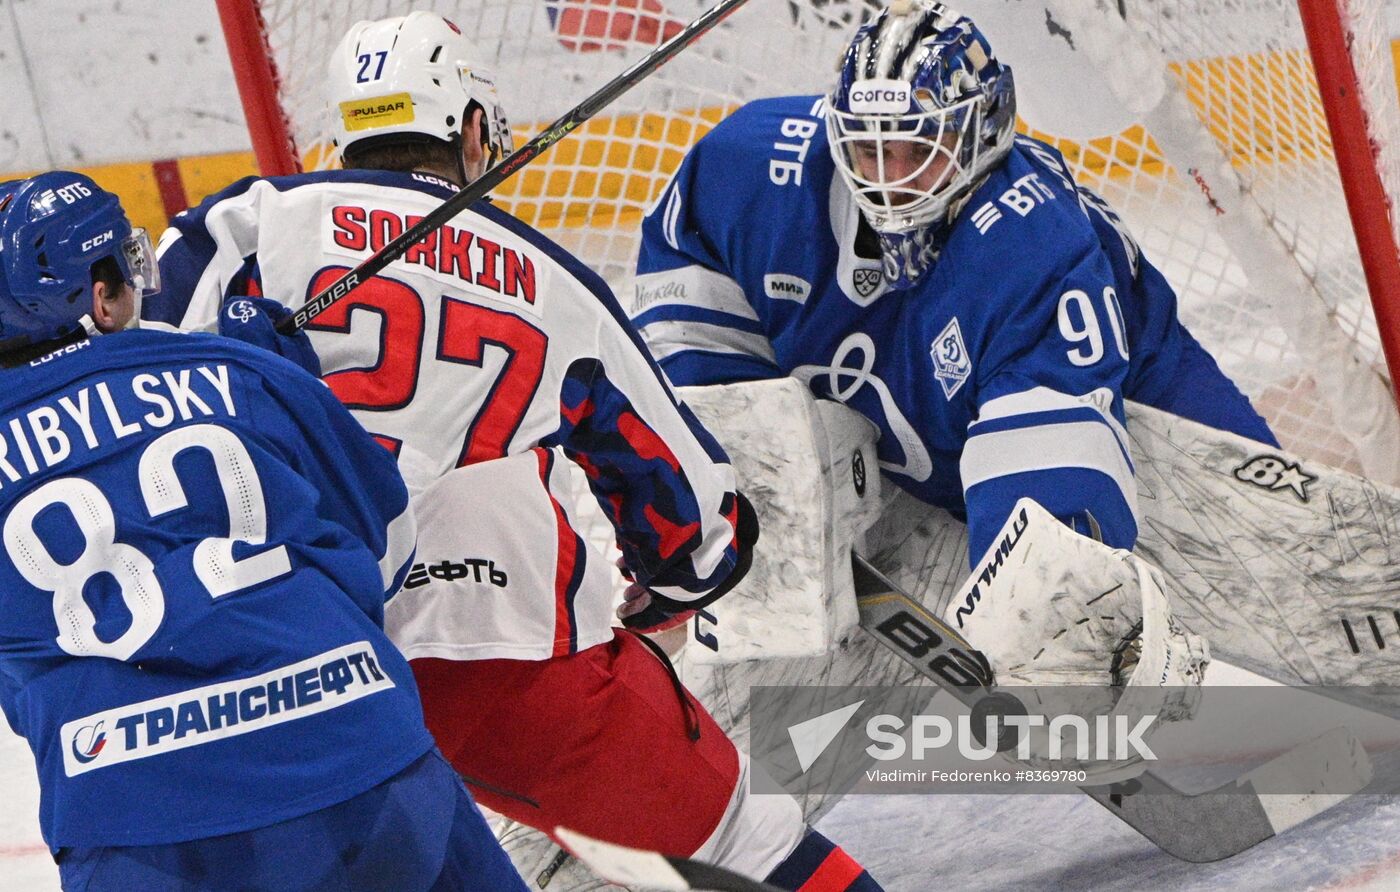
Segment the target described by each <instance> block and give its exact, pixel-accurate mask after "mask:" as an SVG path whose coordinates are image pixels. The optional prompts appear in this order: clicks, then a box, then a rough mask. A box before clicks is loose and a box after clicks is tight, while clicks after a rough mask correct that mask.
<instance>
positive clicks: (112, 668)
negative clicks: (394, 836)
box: [0, 331, 432, 848]
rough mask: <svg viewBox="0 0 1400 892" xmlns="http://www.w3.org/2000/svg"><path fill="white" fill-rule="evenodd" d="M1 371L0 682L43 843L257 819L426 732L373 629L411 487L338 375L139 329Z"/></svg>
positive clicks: (115, 839) (359, 772) (207, 831)
mask: <svg viewBox="0 0 1400 892" xmlns="http://www.w3.org/2000/svg"><path fill="white" fill-rule="evenodd" d="M0 378H3V380H4V389H3V393H0V531H2V532H3V539H4V557H3V560H0V707H3V711H4V714H5V717H6V718H7V719H8V721H9V723H10V725H11V726H12V727H13V728H14V730H15V731H16V732H18V733H19V734H20V735H22V736H24V737H25V738H27V739H28V741H29V744H30V746H31V748H32V749H33V751H34V755H35V760H36V762H37V767H38V771H39V776H40V779H41V786H42V791H43V793H42V800H41V805H40V821H41V825H42V828H43V832H44V836H45V839H46V841H47V842H48V843H49V844H50V845H51V846H54V847H55V848H57V847H60V846H109V845H152V844H163V843H174V842H182V841H185V840H189V839H195V838H202V837H209V836H215V835H221V834H225V833H232V832H236V831H241V830H246V829H251V828H255V827H262V826H266V825H268V824H272V823H276V822H278V821H282V820H285V819H289V818H293V817H298V816H301V815H304V814H308V813H310V812H313V811H316V810H317V809H320V808H323V807H326V806H329V805H333V804H335V803H338V802H342V801H344V800H347V799H349V798H351V797H352V796H355V795H358V794H359V793H361V792H364V791H365V790H368V789H369V788H370V787H372V786H374V785H376V784H378V783H380V782H381V781H383V780H385V779H387V778H389V777H391V776H393V775H394V774H396V773H398V772H399V771H401V770H402V769H403V768H405V767H406V766H407V765H409V764H410V763H412V762H413V761H414V760H415V759H416V758H418V757H419V756H421V755H422V754H423V753H425V752H427V751H428V750H429V749H430V748H431V746H432V741H431V739H430V737H429V735H428V732H427V731H426V729H425V728H424V727H423V721H422V715H421V712H420V707H419V703H418V694H417V689H416V688H415V687H414V683H413V678H412V675H411V673H410V672H409V670H408V667H407V664H406V663H405V662H404V661H403V659H402V658H401V657H400V656H399V654H398V653H397V652H396V651H395V649H394V648H393V646H392V645H390V643H389V642H388V640H387V639H386V638H385V636H384V634H383V632H382V631H381V628H380V627H381V624H382V621H383V613H384V601H385V598H386V595H387V594H391V593H392V592H394V591H396V590H397V588H398V586H399V584H400V583H401V581H402V578H403V576H404V575H405V573H406V570H407V565H408V563H409V562H410V560H411V557H412V553H413V543H414V527H413V520H412V514H411V513H409V512H408V511H407V504H408V494H407V491H406V489H405V488H404V485H403V482H402V480H401V478H400V477H399V476H398V474H397V472H396V471H395V468H394V462H393V459H392V457H391V456H390V455H389V454H388V453H387V452H385V451H384V450H383V449H382V448H380V447H379V446H378V445H377V444H376V443H375V442H374V441H373V440H372V439H370V438H369V436H368V435H366V434H365V433H364V432H363V431H362V430H360V429H359V426H358V425H357V424H356V423H355V422H354V420H353V419H352V418H351V417H350V415H349V413H348V412H346V411H345V409H344V408H342V407H341V405H340V404H339V403H338V402H337V401H336V399H335V397H334V396H332V395H331V393H330V391H328V390H327V389H326V388H325V387H324V386H323V385H321V384H320V383H319V382H317V381H316V380H315V379H314V378H312V377H311V376H309V375H307V374H306V373H305V372H303V371H301V370H300V369H298V368H296V367H295V366H293V365H292V364H291V363H289V362H287V361H285V360H282V359H280V358H278V357H275V356H272V355H271V354H268V353H264V352H262V351H260V350H257V349H255V348H252V347H248V346H246V345H243V344H239V343H236V342H233V341H229V340H225V339H222V338H217V337H214V336H212V335H173V334H167V333H160V332H143V331H130V332H122V333H119V334H116V335H110V336H106V337H99V338H93V339H90V340H85V341H79V342H77V343H74V344H71V345H69V346H67V347H65V348H63V349H61V350H59V351H57V352H55V353H52V354H50V355H48V356H44V357H41V358H38V359H35V360H33V361H30V362H27V363H21V364H19V365H16V366H15V367H13V368H8V369H0Z"/></svg>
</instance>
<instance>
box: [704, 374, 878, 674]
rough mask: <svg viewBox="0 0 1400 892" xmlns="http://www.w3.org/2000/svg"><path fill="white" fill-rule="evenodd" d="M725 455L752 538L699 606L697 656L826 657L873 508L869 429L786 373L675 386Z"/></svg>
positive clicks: (850, 624) (844, 614) (848, 610)
mask: <svg viewBox="0 0 1400 892" xmlns="http://www.w3.org/2000/svg"><path fill="white" fill-rule="evenodd" d="M678 393H679V395H680V396H681V397H682V398H683V399H684V400H685V402H686V404H687V405H688V406H690V408H691V409H692V410H693V411H694V412H695V415H696V417H698V418H699V419H700V421H701V422H702V423H703V424H704V425H705V427H706V428H708V429H709V431H710V432H711V433H712V434H713V435H714V437H715V439H716V440H718V441H719V443H720V445H722V446H723V447H724V448H725V451H727V452H728V453H729V457H730V461H731V462H733V465H734V471H735V475H736V476H737V478H738V481H739V489H740V490H741V491H742V492H743V493H744V494H745V495H746V496H748V498H749V501H750V502H752V503H753V506H754V508H755V509H756V510H757V512H758V522H759V527H760V529H761V530H762V534H761V535H760V536H759V539H758V542H757V544H756V545H755V546H754V551H753V562H752V564H751V566H750V569H749V572H748V575H747V576H745V577H744V579H743V581H742V582H740V583H739V584H738V585H736V586H735V587H734V589H733V590H732V591H730V592H729V593H728V594H726V595H725V596H724V597H723V598H722V599H720V600H719V601H716V602H715V603H714V604H713V605H712V606H711V607H709V608H707V610H708V611H710V614H711V615H712V616H713V617H715V621H714V623H713V624H712V625H713V634H712V635H709V636H707V640H708V641H709V645H708V646H706V647H700V646H691V647H689V648H687V656H686V659H687V660H689V661H692V662H698V663H725V664H728V663H737V662H742V661H744V660H752V659H774V658H788V657H811V656H819V655H824V654H826V653H828V652H829V651H830V650H832V649H833V648H834V647H835V645H836V642H838V641H840V640H841V639H842V638H843V637H845V636H846V635H848V634H850V633H851V632H852V631H853V630H854V629H855V627H856V625H857V623H858V622H859V615H858V613H857V611H856V606H855V594H854V586H853V583H852V580H851V549H852V548H856V549H859V548H860V547H861V545H863V544H864V536H865V531H866V529H868V528H869V527H870V526H871V524H872V523H874V521H875V518H876V517H877V515H878V513H879V505H880V466H879V459H878V458H877V456H876V453H875V437H876V432H875V427H874V425H872V424H871V423H870V422H869V421H868V420H866V419H865V418H864V417H863V416H861V415H860V414H859V413H857V412H855V411H854V410H852V409H848V408H846V407H845V406H843V405H841V404H840V403H836V402H832V401H830V400H819V399H816V398H815V397H813V396H812V393H811V391H810V390H808V389H807V386H806V385H805V384H803V383H802V382H800V381H798V380H796V379H794V378H779V379H775V380H771V381H751V382H744V383H740V384H723V385H715V386H711V387H685V388H680V389H679V391H678Z"/></svg>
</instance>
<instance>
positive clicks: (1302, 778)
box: [1241, 728, 1371, 833]
mask: <svg viewBox="0 0 1400 892" xmlns="http://www.w3.org/2000/svg"><path fill="white" fill-rule="evenodd" d="M1241 780H1242V781H1245V782H1251V783H1253V785H1254V787H1255V789H1260V790H1270V789H1272V790H1279V789H1290V790H1298V791H1300V792H1297V793H1260V794H1259V804H1260V805H1261V806H1262V807H1263V809H1264V813H1265V814H1266V815H1268V817H1269V823H1271V824H1273V826H1274V832H1275V833H1282V832H1283V831H1285V830H1287V829H1288V828H1290V827H1294V826H1296V825H1298V824H1301V823H1302V822H1304V821H1306V820H1307V819H1308V818H1311V817H1313V816H1314V815H1318V814H1321V813H1322V812H1324V811H1326V810H1327V809H1329V808H1331V807H1332V806H1334V805H1336V804H1337V803H1339V802H1341V801H1342V800H1344V799H1346V798H1347V797H1348V796H1350V795H1352V794H1353V793H1359V792H1360V791H1361V790H1362V789H1364V788H1365V786H1366V785H1367V784H1369V783H1370V782H1371V760H1370V758H1369V757H1368V756H1367V755H1366V750H1365V748H1363V747H1362V746H1361V741H1360V740H1358V739H1357V738H1356V735H1355V734H1353V733H1352V732H1351V731H1350V730H1348V729H1347V728H1333V729H1332V730H1331V731H1328V732H1327V733H1326V734H1323V735H1322V736H1320V737H1316V738H1313V739H1312V740H1310V741H1308V742H1307V743H1305V744H1302V745H1301V746H1299V747H1296V748H1295V749H1292V750H1289V751H1288V752H1287V753H1284V754H1283V755H1282V756H1279V757H1278V758H1277V759H1274V760H1273V761H1271V762H1266V763H1265V764H1263V765H1261V766H1259V767H1258V768H1255V769H1254V770H1253V771H1250V772H1249V773H1248V774H1246V775H1245V776H1244V777H1243V778H1241Z"/></svg>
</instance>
